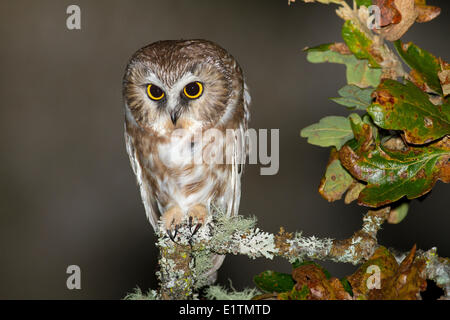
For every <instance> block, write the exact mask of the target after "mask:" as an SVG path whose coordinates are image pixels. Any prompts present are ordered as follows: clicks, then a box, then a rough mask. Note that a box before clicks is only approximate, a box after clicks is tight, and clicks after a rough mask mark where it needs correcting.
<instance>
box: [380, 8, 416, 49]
mask: <svg viewBox="0 0 450 320" xmlns="http://www.w3.org/2000/svg"><path fill="white" fill-rule="evenodd" d="M394 4H395V7H396V8H397V10H398V11H399V12H400V14H401V21H400V22H398V23H396V24H390V25H387V26H386V27H384V28H382V29H381V30H380V33H381V34H382V35H383V36H384V37H385V38H386V39H387V40H389V41H395V40H398V39H400V38H401V37H402V36H403V35H404V34H405V33H406V31H408V29H409V28H410V27H411V26H412V25H413V24H414V22H415V21H416V18H417V17H418V15H419V13H418V12H417V10H416V7H415V3H414V0H394Z"/></svg>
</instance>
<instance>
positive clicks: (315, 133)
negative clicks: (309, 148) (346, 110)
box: [300, 116, 353, 150]
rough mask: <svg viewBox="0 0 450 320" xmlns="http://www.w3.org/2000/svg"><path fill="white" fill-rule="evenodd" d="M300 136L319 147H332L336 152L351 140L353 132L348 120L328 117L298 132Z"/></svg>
mask: <svg viewBox="0 0 450 320" xmlns="http://www.w3.org/2000/svg"><path fill="white" fill-rule="evenodd" d="M300 136H301V137H303V138H308V142H309V143H311V144H314V145H317V146H321V147H331V146H334V147H336V148H337V149H338V150H339V149H340V148H341V147H342V146H343V145H344V143H346V142H347V141H348V140H350V139H352V138H353V131H352V128H351V126H350V121H349V120H348V118H345V117H339V116H328V117H325V118H322V119H321V120H320V121H319V123H315V124H312V125H310V126H308V127H306V128H304V129H303V130H302V131H301V132H300Z"/></svg>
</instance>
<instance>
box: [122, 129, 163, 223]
mask: <svg viewBox="0 0 450 320" xmlns="http://www.w3.org/2000/svg"><path fill="white" fill-rule="evenodd" d="M126 126H127V124H126V123H125V143H126V147H127V153H128V156H129V157H130V163H131V167H132V168H133V172H134V174H135V175H136V181H137V184H138V186H139V190H140V192H141V199H142V202H143V204H144V207H145V213H146V215H147V218H148V220H149V221H150V224H151V225H152V227H153V229H154V230H155V231H157V229H158V215H157V213H156V210H155V208H156V200H155V199H154V197H153V196H152V193H151V192H150V191H149V184H148V181H147V179H146V177H145V175H144V174H143V172H142V168H141V164H140V163H139V159H138V157H137V154H136V149H135V148H134V142H133V137H131V136H130V135H129V134H128V132H127V127H126Z"/></svg>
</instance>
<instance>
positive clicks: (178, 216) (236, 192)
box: [123, 40, 250, 271]
mask: <svg viewBox="0 0 450 320" xmlns="http://www.w3.org/2000/svg"><path fill="white" fill-rule="evenodd" d="M123 97H124V102H125V141H126V147H127V152H128V155H129V158H130V162H131V167H132V169H133V171H134V173H135V175H136V179H137V184H138V186H139V189H140V193H141V198H142V201H143V204H144V207H145V211H146V215H147V217H148V219H149V221H150V223H151V225H152V226H153V228H154V229H155V230H156V231H158V228H164V229H165V231H167V233H168V235H169V236H170V238H171V239H172V240H173V239H174V238H175V237H176V235H177V228H178V226H179V225H180V224H181V223H182V222H183V221H189V223H190V224H191V225H193V226H194V233H195V231H196V230H198V228H200V227H201V226H202V224H204V222H205V220H206V218H207V217H208V216H210V215H211V214H213V213H212V210H211V207H212V205H214V206H216V207H217V208H219V210H221V211H222V212H224V213H225V214H226V215H228V216H232V215H236V214H237V213H238V209H239V202H240V195H241V175H242V171H243V165H244V162H245V157H246V153H247V145H248V143H247V139H246V134H245V133H246V130H247V123H248V120H249V104H250V95H249V93H248V90H247V86H246V84H245V81H244V76H243V73H242V69H241V68H240V66H239V65H238V63H237V62H236V60H235V59H234V58H233V57H232V56H231V55H230V54H229V53H228V52H227V51H225V50H224V49H223V48H221V47H220V46H218V45H217V44H215V43H213V42H210V41H206V40H180V41H175V40H168V41H158V42H155V43H152V44H150V45H148V46H146V47H143V48H142V49H140V50H138V51H137V52H136V53H135V54H134V55H133V56H132V58H131V59H130V61H129V63H128V65H127V67H126V71H125V75H124V78H123ZM230 133H231V134H230ZM199 137H200V138H199ZM219 140H220V141H221V143H219ZM218 155H219V156H218ZM159 220H161V223H158V221H159ZM222 261H223V256H217V257H216V258H215V261H214V268H213V270H212V271H214V269H218V268H219V267H220V265H221V263H222Z"/></svg>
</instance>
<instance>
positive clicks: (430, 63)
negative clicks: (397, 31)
mask: <svg viewBox="0 0 450 320" xmlns="http://www.w3.org/2000/svg"><path fill="white" fill-rule="evenodd" d="M394 44H395V48H396V49H397V52H398V54H399V55H400V56H401V57H402V59H403V61H405V63H406V64H407V65H408V66H409V67H410V68H411V69H413V70H415V71H416V73H417V74H418V75H419V76H420V78H421V79H422V80H423V81H424V82H425V83H427V84H428V86H429V87H430V88H431V89H432V90H433V91H435V92H437V93H439V94H440V95H442V87H441V82H440V81H439V77H438V72H439V71H441V65H440V63H439V59H438V58H436V57H435V56H434V55H432V54H431V53H430V52H428V51H426V50H423V49H421V48H419V47H418V46H416V45H415V44H414V43H412V42H409V43H407V44H403V43H402V42H401V41H400V40H397V41H395V42H394Z"/></svg>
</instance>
